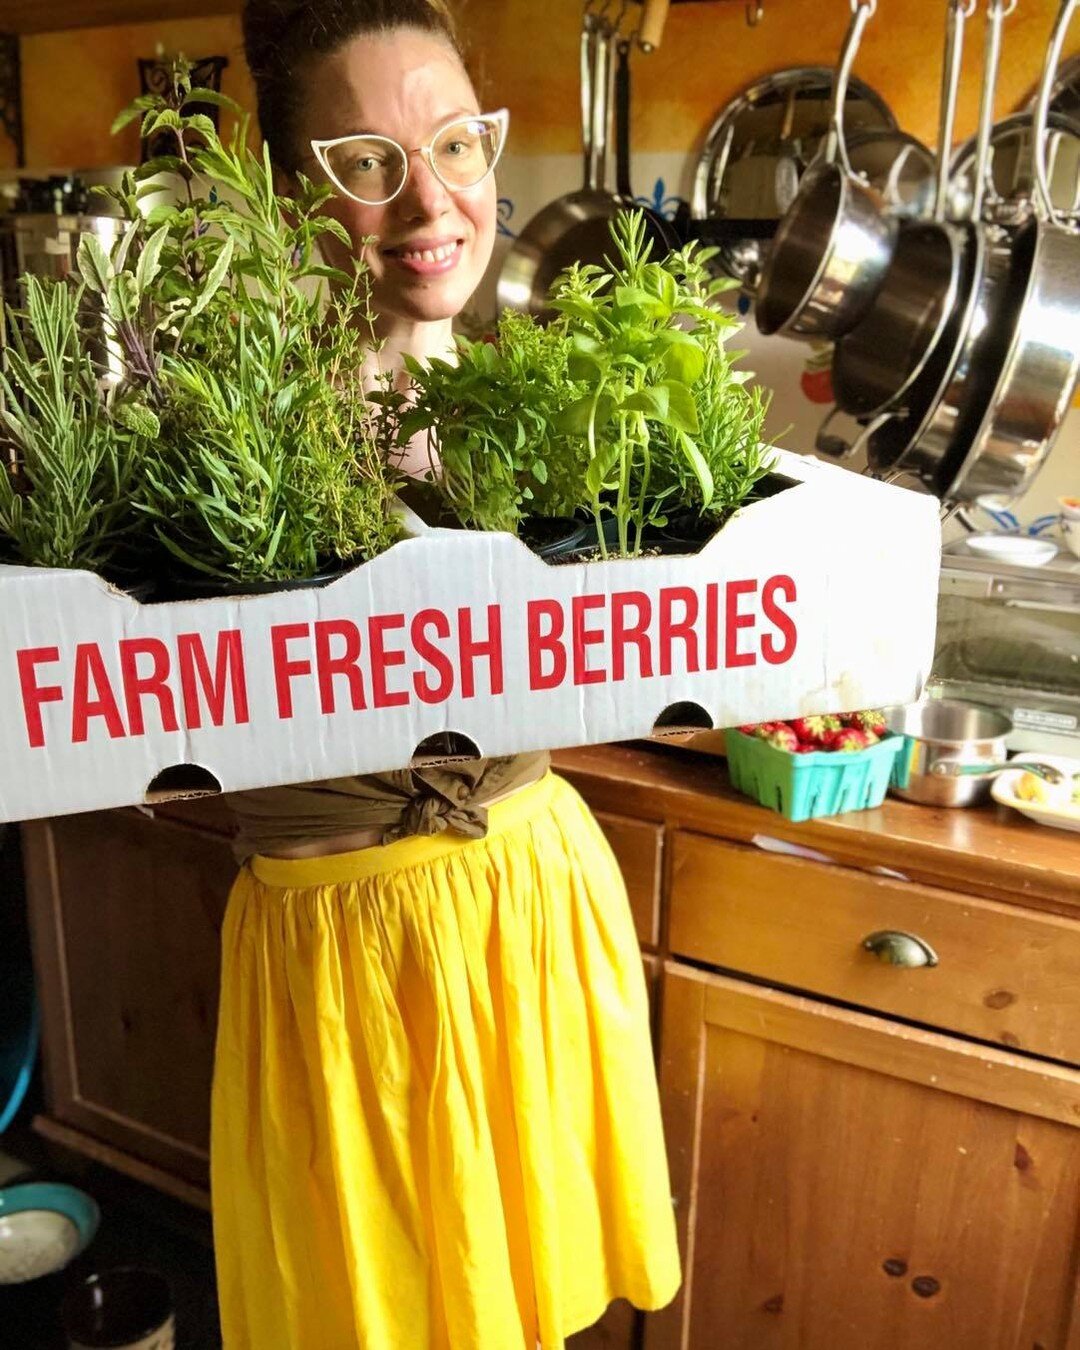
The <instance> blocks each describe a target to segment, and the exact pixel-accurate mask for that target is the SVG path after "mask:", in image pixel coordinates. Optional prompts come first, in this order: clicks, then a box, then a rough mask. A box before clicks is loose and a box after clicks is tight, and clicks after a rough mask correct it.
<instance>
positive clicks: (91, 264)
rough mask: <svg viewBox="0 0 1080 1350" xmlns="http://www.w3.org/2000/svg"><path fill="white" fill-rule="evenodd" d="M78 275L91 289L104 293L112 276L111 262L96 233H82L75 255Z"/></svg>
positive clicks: (100, 293)
mask: <svg viewBox="0 0 1080 1350" xmlns="http://www.w3.org/2000/svg"><path fill="white" fill-rule="evenodd" d="M75 262H76V265H77V266H78V269H79V275H80V276H81V277H82V279H83V281H84V282H85V283H86V285H87V286H89V288H90V289H91V290H92V291H95V292H96V293H97V294H98V295H104V294H105V292H106V290H107V289H108V285H109V280H110V278H111V277H112V274H113V269H112V263H111V262H110V261H109V258H108V255H107V254H106V252H105V249H104V246H103V245H102V242H101V240H100V239H99V238H98V237H97V235H96V234H84V235H83V237H82V238H81V239H80V240H79V251H78V253H77V254H76V255H75Z"/></svg>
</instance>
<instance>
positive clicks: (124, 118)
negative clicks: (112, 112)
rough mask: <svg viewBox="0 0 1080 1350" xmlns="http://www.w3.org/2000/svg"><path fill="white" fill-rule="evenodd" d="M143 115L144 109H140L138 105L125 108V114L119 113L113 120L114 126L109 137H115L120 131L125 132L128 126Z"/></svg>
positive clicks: (111, 127) (133, 104)
mask: <svg viewBox="0 0 1080 1350" xmlns="http://www.w3.org/2000/svg"><path fill="white" fill-rule="evenodd" d="M142 113H143V109H142V108H140V107H139V105H138V104H137V103H132V104H131V105H130V107H127V108H125V109H124V111H123V112H119V113H117V114H116V116H115V117H114V118H113V120H112V126H110V127H109V135H110V136H115V135H116V133H117V132H118V131H123V129H124V128H125V127H126V126H128V125H130V123H132V122H134V121H135V119H136V118H137V117H140V116H141V115H142Z"/></svg>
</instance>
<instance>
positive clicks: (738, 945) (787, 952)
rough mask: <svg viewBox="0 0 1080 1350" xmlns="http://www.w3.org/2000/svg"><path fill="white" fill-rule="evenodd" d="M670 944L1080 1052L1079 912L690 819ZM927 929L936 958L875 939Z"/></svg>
mask: <svg viewBox="0 0 1080 1350" xmlns="http://www.w3.org/2000/svg"><path fill="white" fill-rule="evenodd" d="M674 850H675V853H674V866H673V869H672V892H671V919H670V948H671V951H672V953H673V954H678V955H680V956H686V957H690V958H692V959H693V960H696V961H703V962H706V963H708V964H709V965H713V966H719V967H721V968H723V969H726V970H732V971H739V972H742V973H745V974H748V975H753V976H757V977H759V978H761V979H764V980H768V981H770V982H772V983H776V984H783V985H788V986H790V987H791V988H794V989H805V990H809V991H812V992H814V993H819V994H824V995H826V996H827V997H830V998H835V999H841V1000H843V1001H844V1002H846V1003H852V1004H856V1005H858V1006H861V1007H865V1008H872V1009H876V1010H880V1011H881V1012H887V1013H892V1014H895V1015H897V1016H900V1017H904V1018H907V1019H910V1020H912V1021H916V1022H923V1023H925V1024H927V1025H929V1026H937V1027H943V1028H946V1029H948V1030H951V1031H957V1032H960V1033H961V1034H963V1035H967V1036H977V1037H979V1038H980V1039H982V1040H988V1041H996V1042H998V1043H1000V1044H1003V1045H1007V1046H1011V1047H1012V1048H1013V1049H1020V1050H1026V1051H1028V1052H1030V1053H1032V1054H1038V1055H1046V1056H1051V1057H1053V1058H1056V1059H1061V1060H1064V1061H1066V1062H1067V1063H1070V1064H1078V1063H1080V922H1077V921H1076V920H1073V919H1067V918H1059V917H1058V916H1056V915H1050V914H1043V913H1041V912H1039V913H1037V912H1036V911H1034V910H1025V909H1022V908H1019V907H1016V908H1014V907H1012V906H1010V905H1002V904H997V903H995V902H994V901H990V900H979V899H974V898H972V897H970V896H964V895H959V894H957V893H955V892H952V891H945V890H939V889H937V888H935V887H931V886H923V885H919V884H916V883H914V882H904V881H897V880H892V879H888V878H884V877H877V876H871V875H868V874H865V873H862V872H856V871H853V870H851V869H849V868H844V867H836V866H832V865H831V864H827V863H820V862H811V861H806V860H803V859H797V858H786V857H777V856H775V855H772V854H768V853H763V852H760V851H758V850H756V849H751V848H742V847H738V846H736V845H734V844H727V843H721V842H719V841H717V840H714V839H708V838H705V837H704V836H701V835H695V834H690V833H685V832H679V833H677V834H676V835H675V838H674ZM882 930H900V931H902V932H906V933H911V934H915V935H916V936H918V937H920V938H922V939H923V940H924V941H925V942H927V943H929V945H930V946H931V947H932V948H933V949H934V951H935V952H936V953H937V956H938V958H939V964H938V965H936V966H921V967H917V968H907V967H902V966H893V965H886V964H883V963H882V962H880V961H878V960H877V959H876V958H875V957H874V956H873V955H872V954H871V953H869V952H868V951H866V950H865V949H864V948H863V945H862V943H863V939H864V938H865V937H867V936H868V935H869V934H870V933H873V932H879V931H882Z"/></svg>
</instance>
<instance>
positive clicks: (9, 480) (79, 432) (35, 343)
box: [0, 275, 140, 571]
mask: <svg viewBox="0 0 1080 1350" xmlns="http://www.w3.org/2000/svg"><path fill="white" fill-rule="evenodd" d="M24 287H25V297H26V309H25V311H22V312H14V311H12V312H11V313H10V322H9V325H8V327H9V344H8V346H7V348H6V350H5V353H4V366H3V370H2V371H0V391H2V395H3V405H4V406H3V408H2V409H0V455H2V457H3V468H2V471H0V550H2V552H3V554H4V555H6V556H7V559H8V560H9V561H16V562H21V563H27V564H32V565H35V566H42V567H86V568H91V569H96V570H99V571H101V570H105V571H108V569H109V566H110V564H111V563H113V562H114V560H115V558H116V554H117V549H118V546H119V545H120V544H121V543H122V541H123V540H124V537H125V536H126V535H127V534H129V533H130V530H131V525H132V519H131V511H130V507H129V505H128V498H129V494H130V491H131V488H132V482H133V473H134V469H135V465H136V460H137V457H138V453H139V450H140V443H139V440H140V438H139V436H138V434H137V432H136V431H134V430H132V429H131V428H130V427H129V426H126V425H125V424H124V421H123V420H122V418H121V417H119V416H115V415H114V413H117V412H118V411H119V408H120V405H119V402H118V400H117V398H116V395H115V392H112V391H110V392H109V393H107V394H103V393H102V392H101V391H100V390H99V387H98V379H97V373H96V371H95V369H94V366H93V363H92V361H91V359H90V356H89V348H88V344H87V342H86V341H85V340H84V333H83V329H82V322H81V320H82V315H81V306H82V301H83V294H84V293H83V289H82V288H81V287H76V286H74V285H72V284H70V283H69V282H67V281H53V280H46V279H42V278H38V277H36V276H33V275H28V276H26V277H25V278H24Z"/></svg>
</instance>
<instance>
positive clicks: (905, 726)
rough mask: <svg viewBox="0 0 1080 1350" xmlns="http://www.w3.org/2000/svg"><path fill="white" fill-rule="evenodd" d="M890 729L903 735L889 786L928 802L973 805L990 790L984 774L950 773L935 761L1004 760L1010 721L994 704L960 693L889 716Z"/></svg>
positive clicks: (909, 797)
mask: <svg viewBox="0 0 1080 1350" xmlns="http://www.w3.org/2000/svg"><path fill="white" fill-rule="evenodd" d="M887 720H888V724H889V730H890V731H895V732H898V733H899V734H901V735H903V736H904V737H905V738H906V739H905V743H904V745H903V747H902V748H901V750H900V754H899V756H898V757H897V762H896V769H895V771H894V778H893V784H892V787H891V788H890V791H892V792H893V793H895V794H896V796H898V797H903V798H905V799H906V800H907V801H909V802H921V803H923V804H924V805H927V806H974V805H975V804H976V803H978V802H981V801H984V800H985V799H986V797H987V796H988V795H989V792H990V781H989V779H987V778H973V777H966V776H963V775H958V776H953V775H950V774H948V773H947V772H946V773H943V772H942V770H940V769H935V767H934V766H935V765H936V764H939V763H940V764H950V765H951V764H973V763H979V764H1004V763H1005V761H1006V759H1007V758H1008V752H1007V750H1006V749H1005V738H1006V736H1008V734H1009V732H1010V731H1012V722H1011V721H1010V719H1009V718H1008V717H1006V716H1005V714H1004V713H1000V712H998V711H996V709H994V708H984V707H982V706H980V705H979V704H978V703H964V702H962V701H961V700H960V699H951V698H941V699H928V700H927V701H926V702H925V703H913V704H912V705H911V706H910V707H907V708H895V709H893V710H892V711H891V712H890V713H889V714H888V716H887Z"/></svg>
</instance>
